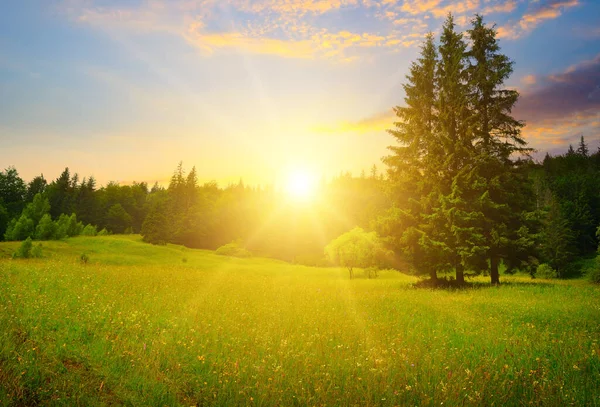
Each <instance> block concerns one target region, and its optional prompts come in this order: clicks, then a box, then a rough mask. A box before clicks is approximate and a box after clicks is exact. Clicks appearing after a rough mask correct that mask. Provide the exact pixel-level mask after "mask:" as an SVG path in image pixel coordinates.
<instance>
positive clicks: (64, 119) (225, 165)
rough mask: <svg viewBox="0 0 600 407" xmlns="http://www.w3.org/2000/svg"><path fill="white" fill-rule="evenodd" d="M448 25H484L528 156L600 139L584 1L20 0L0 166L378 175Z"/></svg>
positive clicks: (5, 91)
mask: <svg viewBox="0 0 600 407" xmlns="http://www.w3.org/2000/svg"><path fill="white" fill-rule="evenodd" d="M448 11H452V12H453V13H454V14H455V17H456V20H457V22H458V23H459V25H460V27H459V28H461V29H465V28H467V26H468V22H469V19H470V18H471V17H472V16H473V14H474V13H476V12H479V13H483V14H484V17H485V20H486V21H487V22H488V23H495V24H496V25H497V28H498V32H499V36H500V37H501V46H502V50H503V52H504V53H506V54H507V55H508V56H509V57H510V58H512V59H513V60H514V61H515V72H514V74H513V76H512V77H511V79H510V81H509V83H508V84H507V85H508V86H510V87H514V88H517V89H518V90H519V91H520V93H521V95H522V97H521V100H520V102H519V104H518V106H517V107H516V109H515V112H514V113H515V116H516V117H517V118H519V119H523V120H525V121H526V122H527V127H526V128H525V129H524V135H525V137H526V138H527V140H528V141H529V142H530V144H531V146H532V147H534V148H536V149H538V150H539V151H540V154H541V153H543V152H545V151H551V152H560V151H563V150H564V149H566V147H567V146H568V144H569V143H576V141H577V140H578V138H579V137H580V136H581V135H584V136H585V137H586V139H588V140H589V142H590V144H591V145H592V146H593V148H595V147H596V146H597V145H598V141H599V139H600V113H599V112H600V109H599V108H600V18H599V17H598V16H600V2H598V1H594V0H555V1H543V0H538V1H519V0H514V1H500V0H459V1H448V0H257V1H252V0H218V1H217V0H170V1H161V0H152V1H146V0H135V1H134V0H131V1H114V0H113V1H106V0H64V1H63V0H37V1H34V0H20V1H11V2H5V4H3V5H2V12H1V13H0V166H2V167H3V168H5V167H7V166H9V165H14V166H16V167H17V169H18V170H19V172H20V174H21V175H22V176H23V177H24V178H25V179H31V178H32V177H33V176H35V175H37V174H39V173H44V175H45V176H46V178H48V179H50V180H51V179H54V178H56V177H57V176H58V175H59V174H60V172H61V171H62V169H63V168H64V167H65V166H68V167H70V169H71V171H73V172H78V173H79V174H80V176H89V175H94V176H95V177H96V178H97V179H98V180H99V182H100V183H102V184H104V183H106V182H108V181H110V180H115V181H121V182H125V183H127V182H131V181H133V180H138V181H142V180H143V181H149V182H153V181H155V180H158V181H163V180H165V179H167V178H168V177H169V175H170V174H171V173H172V171H173V169H174V168H175V167H176V165H177V163H178V162H179V161H181V160H182V161H183V162H184V165H185V167H186V168H191V166H196V167H197V169H198V171H199V174H200V179H201V180H203V181H207V180H212V179H214V180H217V181H219V182H222V183H227V182H232V181H237V180H238V179H239V178H240V177H243V178H244V180H245V181H246V182H248V183H261V184H265V183H271V182H274V181H276V180H277V179H278V177H279V176H280V174H281V173H283V172H285V171H287V170H292V169H294V168H298V167H302V168H308V169H310V170H311V171H313V172H315V173H318V174H323V175H326V176H331V175H334V174H338V173H339V172H341V171H352V172H353V173H355V174H356V173H359V172H360V171H361V170H362V169H368V168H370V167H371V166H372V165H373V164H378V165H380V158H381V157H382V156H383V155H385V154H386V146H388V145H390V144H392V143H393V140H392V138H391V137H390V136H389V135H387V133H386V132H385V129H386V128H390V127H391V126H392V122H393V121H394V117H393V115H392V113H391V108H392V107H393V106H395V105H401V104H402V103H403V97H404V94H403V92H402V88H401V84H402V82H403V81H404V76H405V75H406V72H407V67H408V65H409V64H410V62H411V61H412V60H414V59H415V57H416V56H417V54H418V49H419V48H418V47H419V44H420V41H421V40H422V38H423V36H424V34H425V33H427V32H428V31H433V32H437V31H438V30H439V28H440V26H441V24H442V22H443V19H444V17H445V15H446V14H447V12H448Z"/></svg>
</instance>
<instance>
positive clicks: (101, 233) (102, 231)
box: [97, 228, 108, 236]
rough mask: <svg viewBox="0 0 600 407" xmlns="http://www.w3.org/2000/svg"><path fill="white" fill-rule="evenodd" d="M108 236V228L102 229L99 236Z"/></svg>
mask: <svg viewBox="0 0 600 407" xmlns="http://www.w3.org/2000/svg"><path fill="white" fill-rule="evenodd" d="M107 235H108V230H106V228H104V229H102V230H101V231H100V232H98V234H97V236H107Z"/></svg>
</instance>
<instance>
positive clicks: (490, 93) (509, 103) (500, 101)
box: [468, 15, 531, 284]
mask: <svg viewBox="0 0 600 407" xmlns="http://www.w3.org/2000/svg"><path fill="white" fill-rule="evenodd" d="M468 34H469V37H470V40H471V44H472V45H471V49H470V50H469V52H468V56H469V59H470V66H469V68H468V73H469V77H468V80H469V86H470V103H471V109H472V112H473V114H474V121H473V125H472V129H473V132H474V140H473V142H474V148H475V156H474V157H473V159H474V161H475V163H476V166H477V171H476V172H475V173H474V174H473V175H474V176H473V178H472V180H471V185H473V186H475V191H474V192H475V193H476V196H478V198H477V200H476V203H477V205H478V209H479V211H480V214H481V219H482V221H481V224H480V226H481V227H482V231H483V240H484V243H483V244H482V246H481V249H482V250H484V251H485V257H486V259H487V262H488V263H489V267H490V268H489V273H490V277H491V282H492V284H498V283H499V282H500V277H499V271H498V270H499V263H500V260H501V259H502V258H508V257H511V256H512V255H513V253H511V248H512V247H514V245H513V243H514V241H516V240H518V239H522V238H523V236H519V234H518V231H519V230H521V232H523V230H522V229H521V225H522V224H523V222H524V221H525V218H524V216H523V214H524V211H525V210H526V209H527V206H528V202H529V201H530V200H529V199H528V196H527V193H528V191H527V180H526V177H525V174H524V169H525V167H524V164H525V163H526V160H524V159H522V158H527V157H528V154H529V153H530V152H531V149H529V148H527V146H526V142H525V140H523V138H522V137H521V128H522V127H523V123H522V122H520V121H518V120H516V119H515V118H513V117H512V115H511V112H512V109H513V107H514V105H515V103H516V102H517V99H518V97H519V94H518V92H517V91H515V90H509V89H506V88H505V87H504V82H505V81H506V80H507V79H508V77H509V76H510V74H511V73H512V71H513V62H512V61H511V60H510V59H509V58H508V57H507V56H506V55H503V54H501V53H500V47H499V45H498V41H497V38H496V37H497V31H496V30H495V28H494V27H493V26H492V27H488V26H486V25H485V24H484V23H483V18H482V17H481V16H479V15H476V16H475V18H474V19H473V21H472V28H471V29H470V30H468ZM513 261H514V260H513Z"/></svg>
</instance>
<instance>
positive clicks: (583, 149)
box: [577, 136, 590, 158]
mask: <svg viewBox="0 0 600 407" xmlns="http://www.w3.org/2000/svg"><path fill="white" fill-rule="evenodd" d="M589 153H590V150H589V149H588V146H587V144H586V143H585V139H584V138H583V136H581V139H580V140H579V146H578V147H577V154H579V155H580V156H582V157H585V158H588V157H589Z"/></svg>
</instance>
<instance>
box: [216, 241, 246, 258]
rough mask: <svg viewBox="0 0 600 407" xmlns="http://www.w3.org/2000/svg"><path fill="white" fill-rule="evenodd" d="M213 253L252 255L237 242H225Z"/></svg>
mask: <svg viewBox="0 0 600 407" xmlns="http://www.w3.org/2000/svg"><path fill="white" fill-rule="evenodd" d="M215 253H216V254H218V255H220V256H231V257H242V258H243V257H252V253H251V252H250V251H249V250H247V249H246V248H244V247H241V246H240V244H239V243H237V242H231V243H227V244H226V245H223V246H221V247H219V248H218V249H217V250H215Z"/></svg>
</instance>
